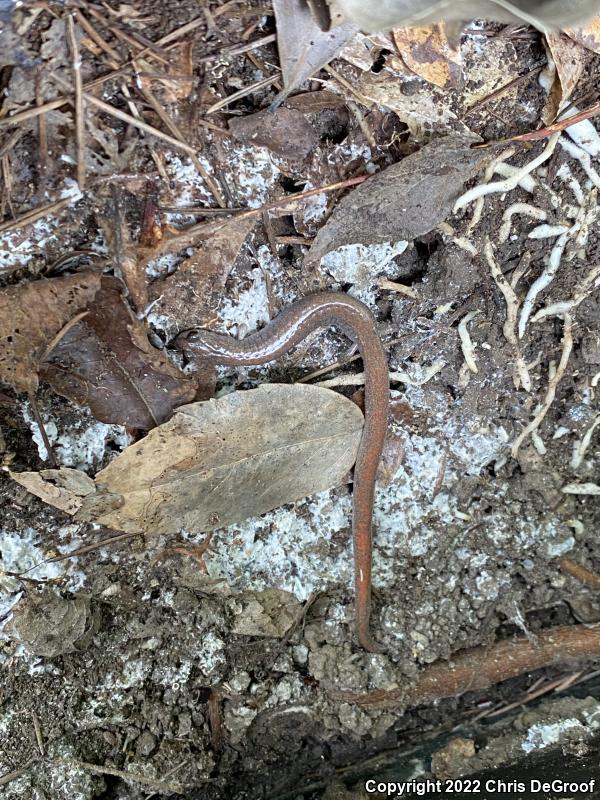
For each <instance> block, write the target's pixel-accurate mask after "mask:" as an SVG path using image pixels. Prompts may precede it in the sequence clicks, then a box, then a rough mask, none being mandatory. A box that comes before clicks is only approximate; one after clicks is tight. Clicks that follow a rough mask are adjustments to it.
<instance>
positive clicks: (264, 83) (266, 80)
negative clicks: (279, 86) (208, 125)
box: [206, 75, 281, 114]
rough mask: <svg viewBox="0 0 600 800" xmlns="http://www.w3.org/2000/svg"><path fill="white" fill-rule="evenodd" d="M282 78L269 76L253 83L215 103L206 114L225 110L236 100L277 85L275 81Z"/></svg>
mask: <svg viewBox="0 0 600 800" xmlns="http://www.w3.org/2000/svg"><path fill="white" fill-rule="evenodd" d="M280 77H281V76H280V75H269V76H267V77H266V78H263V79H262V80H260V81H257V82H256V83H253V84H252V85H251V86H245V87H244V88H243V89H239V90H238V91H237V92H234V93H233V94H230V95H228V96H227V97H223V98H222V99H221V100H219V101H218V102H216V103H213V104H212V106H210V107H209V108H207V109H206V114H214V112H215V111H218V110H219V109H221V108H225V106H228V105H229V104H230V103H235V101H236V100H240V99H241V98H242V97H247V96H248V95H249V94H252V93H253V92H257V91H258V90H259V89H264V88H265V86H270V85H271V84H272V83H275V81H278V80H279V78H280Z"/></svg>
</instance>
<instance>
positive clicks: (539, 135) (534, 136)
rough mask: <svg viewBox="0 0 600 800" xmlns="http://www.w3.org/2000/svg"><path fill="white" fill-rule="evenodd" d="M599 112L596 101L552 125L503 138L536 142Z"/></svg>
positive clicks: (598, 105) (508, 140) (506, 140)
mask: <svg viewBox="0 0 600 800" xmlns="http://www.w3.org/2000/svg"><path fill="white" fill-rule="evenodd" d="M597 114H600V101H598V102H597V103H594V105H593V106H590V107H589V108H586V109H584V110H583V111H580V112H579V113H577V114H573V116H572V117H567V119H561V120H559V121H558V122H553V123H552V125H548V126H546V127H545V128H540V129H539V130H537V131H531V133H521V134H519V135H518V136H511V137H510V139H503V140H502V141H505V142H536V141H538V140H539V139H546V138H547V137H548V136H552V135H553V134H555V133H558V132H560V131H564V130H566V128H570V127H571V125H576V124H577V123H578V122H583V120H584V119H590V118H591V117H595V116H596V115H597Z"/></svg>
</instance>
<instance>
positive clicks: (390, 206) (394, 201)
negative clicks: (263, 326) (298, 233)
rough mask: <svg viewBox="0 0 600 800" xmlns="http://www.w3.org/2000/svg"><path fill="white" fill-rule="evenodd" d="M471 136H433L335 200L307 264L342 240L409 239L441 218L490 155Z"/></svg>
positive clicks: (430, 227)
mask: <svg viewBox="0 0 600 800" xmlns="http://www.w3.org/2000/svg"><path fill="white" fill-rule="evenodd" d="M473 143H474V140H473V139H468V138H466V137H464V136H447V137H446V138H445V139H436V140H434V141H433V142H431V143H430V144H427V145H425V146H424V147H422V148H421V149H420V150H419V151H418V152H416V153H413V154H412V155H410V156H407V157H406V158H404V159H403V160H402V161H400V162H399V163H398V164H393V165H392V166H391V167H388V168H387V169H385V170H383V171H382V172H379V173H377V174H376V175H374V176H373V177H372V178H369V179H368V180H367V181H365V182H364V183H362V184H360V186H358V187H357V188H356V189H354V191H352V192H350V194H348V195H346V196H345V197H344V198H342V200H340V201H339V203H338V204H337V205H336V207H335V210H334V212H333V214H332V215H331V217H330V218H329V220H328V221H327V223H326V224H325V225H324V226H323V227H322V228H321V230H320V231H319V233H318V234H317V238H316V239H315V241H314V243H313V245H312V247H311V249H310V252H309V255H308V261H309V263H313V264H318V263H319V262H320V261H321V259H322V258H323V256H325V255H326V254H327V253H329V252H331V251H333V250H337V249H338V247H342V246H343V245H352V244H364V245H369V244H381V243H383V242H397V241H400V240H406V241H411V240H412V239H416V238H417V237H419V236H424V235H425V234H426V233H429V231H431V230H432V229H433V228H435V226H436V225H439V223H440V222H443V220H445V219H446V217H447V216H448V214H449V213H450V211H451V209H452V205H453V203H454V200H455V199H456V198H457V197H458V195H459V194H460V192H461V191H462V186H463V184H464V183H465V182H466V181H468V180H469V179H470V178H472V177H473V176H474V175H475V174H476V173H477V171H478V170H479V169H480V168H481V167H482V166H483V165H484V163H485V162H486V161H487V160H488V159H489V158H490V157H491V151H490V150H489V149H488V150H485V151H483V150H476V149H475V150H474V149H471V148H470V145H472V144H473Z"/></svg>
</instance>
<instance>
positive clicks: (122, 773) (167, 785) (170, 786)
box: [49, 759, 185, 794]
mask: <svg viewBox="0 0 600 800" xmlns="http://www.w3.org/2000/svg"><path fill="white" fill-rule="evenodd" d="M49 763H51V764H54V765H56V766H61V767H71V768H73V767H79V768H80V769H83V770H86V771H87V772H91V773H92V774H93V775H112V776H114V777H115V778H121V779H122V780H124V781H133V783H140V784H141V785H142V786H149V787H150V788H151V789H157V790H159V791H162V792H166V793H169V794H171V793H173V794H184V792H185V787H184V786H183V784H181V783H171V782H168V781H161V780H156V779H154V778H148V777H147V776H146V775H142V774H141V773H139V772H128V771H126V770H122V769H116V768H115V767H105V766H102V765H101V764H89V763H88V762H87V761H75V760H73V761H67V760H65V759H59V760H56V761H51V762H49Z"/></svg>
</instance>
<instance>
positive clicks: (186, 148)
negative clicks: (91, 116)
mask: <svg viewBox="0 0 600 800" xmlns="http://www.w3.org/2000/svg"><path fill="white" fill-rule="evenodd" d="M51 75H52V78H53V79H54V80H56V81H57V82H58V83H59V84H60V85H61V86H62V87H63V89H64V88H65V86H66V82H65V81H63V79H62V78H61V77H60V76H59V75H57V74H56V73H54V72H52V73H51ZM83 97H84V98H85V99H86V100H87V101H88V103H91V104H92V105H94V106H96V108H99V109H100V110H101V111H105V112H106V113H107V114H110V115H111V116H112V117H116V118H117V119H120V120H121V121H122V122H126V123H127V124H128V125H133V126H134V127H136V128H139V129H140V130H141V131H144V132H145V133H149V134H151V135H152V136H156V138H157V139H162V140H163V141H164V142H167V143H168V144H170V145H171V147H174V148H175V149H176V150H183V152H184V153H187V154H188V155H192V156H195V155H196V150H195V149H194V148H193V147H191V146H190V145H189V144H185V142H180V141H179V139H175V138H173V136H169V134H167V133H163V132H162V131H159V130H158V128H154V127H153V126H152V125H148V123H147V122H144V121H143V120H141V119H136V118H135V117H132V116H130V115H129V114H126V113H125V112H124V111H120V110H119V109H118V108H115V107H114V106H111V105H109V104H108V103H105V102H104V101H103V100H99V99H98V98H97V97H94V95H92V94H88V93H87V92H83ZM69 102H71V101H69Z"/></svg>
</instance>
